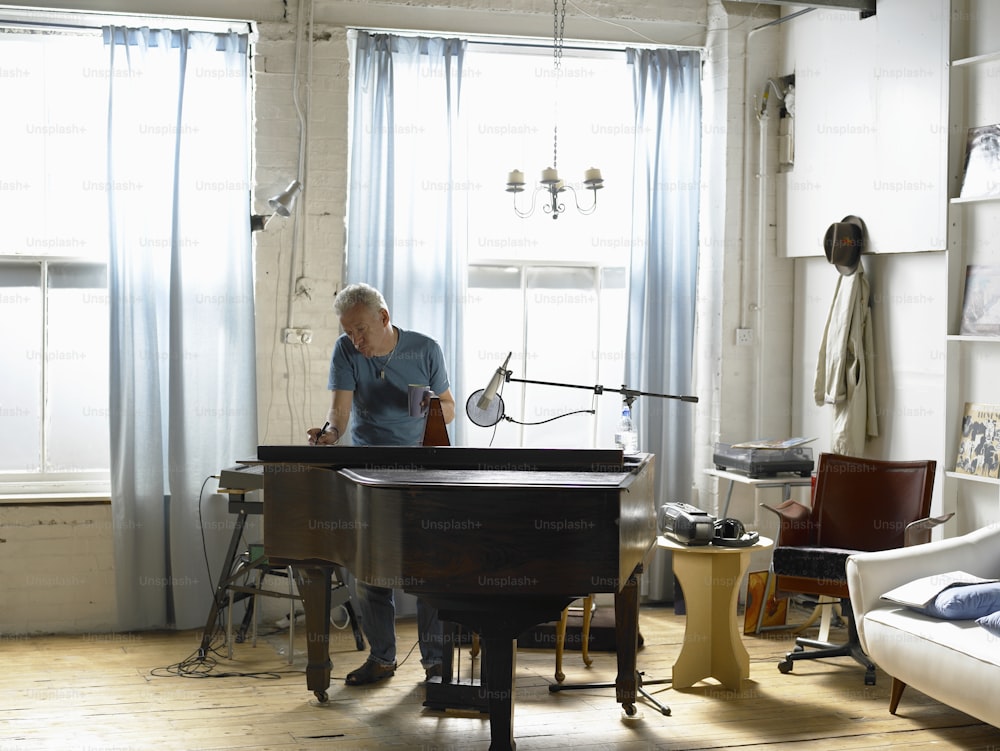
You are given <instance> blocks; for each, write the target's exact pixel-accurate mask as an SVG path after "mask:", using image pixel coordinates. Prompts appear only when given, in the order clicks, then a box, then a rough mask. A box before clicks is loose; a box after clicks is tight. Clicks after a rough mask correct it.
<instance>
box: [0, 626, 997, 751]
mask: <svg viewBox="0 0 1000 751" xmlns="http://www.w3.org/2000/svg"><path fill="white" fill-rule="evenodd" d="M640 629H641V631H642V635H643V639H644V641H645V646H644V648H643V649H642V650H641V651H640V653H639V664H640V669H641V670H642V671H643V673H644V674H645V680H647V681H653V680H656V679H658V678H669V676H670V667H671V664H672V663H673V661H674V660H675V659H676V656H677V654H678V649H679V644H680V642H681V639H682V638H683V633H684V618H683V616H678V615H675V614H674V612H673V609H672V608H671V607H669V606H667V607H643V609H642V613H641V616H640ZM300 631H301V629H300ZM414 633H415V629H414V624H413V623H412V622H406V621H404V622H401V623H400V625H399V643H400V645H401V654H400V659H402V658H403V657H404V656H405V655H406V653H407V651H408V650H409V649H410V647H411V646H413V644H414ZM200 640H201V633H200V632H170V633H159V632H158V633H140V634H111V635H106V634H105V635H92V636H51V637H31V638H16V637H3V636H0V656H2V659H3V667H4V670H3V674H2V676H0V751H14V750H15V749H16V750H17V751H21V750H22V749H24V750H25V751H28V750H29V749H30V751H38V749H59V750H60V751H71V750H73V749H79V750H81V751H82V750H86V751H98V750H100V751H140V750H141V751H146V750H147V749H154V748H155V749H181V750H183V751H192V750H194V749H198V750H199V751H200V750H204V749H280V750H281V751H291V750H292V749H296V750H302V751H304V750H311V749H335V750H343V749H418V750H420V751H459V750H463V751H464V750H465V749H482V751H485V750H486V749H487V748H488V746H489V722H488V719H486V718H484V717H482V716H480V715H478V714H477V715H471V714H466V713H460V712H447V713H445V712H436V711H430V710H427V709H424V708H423V706H422V702H423V699H424V688H423V686H422V684H421V680H422V679H423V671H422V670H421V668H420V664H419V659H418V653H417V651H416V650H414V651H413V652H412V654H410V656H409V658H408V659H406V661H405V662H403V663H402V664H401V665H400V668H399V670H398V671H397V673H396V675H395V676H394V677H393V678H391V679H390V680H389V681H387V682H384V683H382V684H378V685H376V686H366V687H360V688H348V687H346V686H344V685H343V680H342V679H343V676H344V674H345V673H347V672H348V671H349V670H351V669H353V668H355V667H357V666H358V665H360V664H361V662H362V661H363V659H364V654H363V653H360V652H357V651H356V650H355V646H354V642H353V638H352V637H351V636H350V630H349V629H348V630H346V631H342V632H335V633H334V635H333V646H332V649H333V651H334V655H333V658H334V675H335V682H334V684H333V686H332V687H331V690H330V701H329V703H328V704H327V705H325V706H318V705H316V704H315V703H314V702H313V701H312V699H313V697H312V695H311V694H310V693H309V692H308V691H307V690H306V688H305V679H304V677H303V675H302V670H303V667H304V664H305V659H304V638H303V636H302V635H301V633H300V635H299V636H298V637H297V639H296V647H295V649H294V651H293V664H292V665H288V664H287V661H286V657H285V652H286V650H287V646H288V637H287V632H277V633H273V632H272V633H271V634H270V635H268V636H266V637H262V638H261V640H260V641H259V642H258V644H257V646H256V647H252V646H251V645H250V644H249V643H246V644H237V645H236V646H235V650H234V656H233V659H232V660H229V659H226V658H225V656H224V655H225V650H224V649H222V650H221V651H222V655H220V656H216V657H215V659H214V664H205V663H194V664H190V663H189V664H188V665H187V666H186V669H184V670H180V669H179V668H178V665H179V664H180V663H183V662H185V661H186V660H188V659H189V658H190V657H191V656H192V655H193V654H196V653H197V648H198V645H199V643H200ZM791 640H792V636H791V635H790V634H789V633H787V632H776V631H775V632H768V633H767V634H766V635H764V636H747V637H745V644H746V645H747V649H748V650H749V652H750V658H751V668H750V680H748V681H746V682H745V683H744V685H743V688H742V689H741V690H740V691H730V690H727V689H725V688H722V687H720V686H719V685H716V684H714V683H713V682H711V681H709V682H705V683H703V684H699V685H697V686H695V687H693V688H690V689H685V690H673V689H671V688H670V687H669V685H662V684H657V685H652V684H650V685H648V686H647V688H648V690H649V691H650V692H651V693H654V694H655V696H656V698H657V699H658V700H659V701H661V702H663V703H664V704H666V705H668V706H669V708H670V710H671V714H670V716H664V715H662V714H660V713H659V712H658V711H657V710H656V709H655V708H654V707H652V706H651V705H649V704H647V703H645V702H641V703H640V711H639V716H638V717H636V718H625V717H624V716H623V713H622V711H621V707H620V706H619V705H617V704H615V701H614V691H613V689H588V690H585V691H565V692H559V693H550V692H549V690H548V686H549V684H550V683H552V682H553V678H552V673H553V664H554V660H553V654H552V652H551V651H549V650H534V649H521V650H519V652H518V657H517V659H518V667H517V689H516V690H517V699H516V709H515V716H514V732H515V737H516V739H517V748H518V750H519V751H531V750H532V749H563V748H572V749H574V750H575V751H589V750H591V749H625V750H626V751H640V750H641V751H647V750H652V749H664V750H670V751H679V750H684V751H693V750H694V749H731V748H742V749H789V750H790V749H800V748H801V749H838V750H841V749H847V750H852V751H853V750H856V749H885V748H888V747H895V748H904V747H905V748H907V749H914V750H919V749H929V748H935V749H948V748H959V749H979V750H981V751H998V749H1000V729H997V728H994V727H992V726H989V725H985V724H983V723H981V722H979V721H977V720H974V719H973V718H971V717H969V716H967V715H964V714H962V713H960V712H957V711H955V710H952V709H949V708H948V707H945V706H943V705H941V704H939V703H937V702H935V701H933V700H931V699H929V698H927V697H926V696H924V695H922V694H920V693H919V692H917V691H915V690H913V689H908V690H907V692H906V694H904V696H903V701H902V704H901V707H900V711H899V714H898V715H897V716H895V717H893V716H892V715H890V714H889V712H888V709H887V706H888V691H889V678H888V677H887V676H885V675H884V674H883V673H881V672H880V673H879V675H878V682H877V685H876V686H874V687H866V686H865V685H864V681H863V671H862V670H861V669H860V667H859V666H857V665H855V664H854V663H853V662H852V661H850V660H847V659H842V660H836V661H823V662H806V663H798V664H797V665H796V667H795V669H794V671H793V672H792V673H789V674H785V675H783V674H781V673H779V672H778V670H777V667H776V664H777V661H778V660H779V658H780V657H781V656H782V655H783V654H784V653H785V652H786V651H787V650H788V649H789V648H790V644H791ZM594 657H595V662H594V665H593V667H591V668H590V669H586V668H584V667H583V665H582V662H581V661H580V656H579V653H578V652H569V653H567V662H566V673H567V678H566V682H567V683H573V682H577V683H581V682H596V681H606V680H613V679H614V673H615V664H614V655H613V654H611V653H606V652H600V653H595V654H594ZM181 672H184V673H186V677H182V676H181V675H180V673H181ZM998 701H1000V698H998Z"/></svg>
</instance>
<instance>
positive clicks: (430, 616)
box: [357, 581, 443, 668]
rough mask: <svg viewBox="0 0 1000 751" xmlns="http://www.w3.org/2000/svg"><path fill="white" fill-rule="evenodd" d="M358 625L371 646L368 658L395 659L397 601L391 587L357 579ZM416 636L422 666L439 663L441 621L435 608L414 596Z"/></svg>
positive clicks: (381, 661)
mask: <svg viewBox="0 0 1000 751" xmlns="http://www.w3.org/2000/svg"><path fill="white" fill-rule="evenodd" d="M357 588H358V610H359V612H360V615H361V628H362V630H364V632H365V637H367V639H368V644H369V646H370V647H371V652H370V654H369V659H371V660H374V661H375V662H377V663H378V664H380V665H394V664H395V662H396V601H395V599H394V597H393V591H392V590H391V589H386V588H385V587H374V586H372V585H370V584H365V583H364V582H361V581H359V582H357ZM417 637H418V641H419V643H420V664H421V665H423V666H424V668H429V667H431V666H432V665H440V664H441V644H442V641H443V638H442V635H441V622H440V621H439V620H438V614H437V609H436V608H432V607H431V606H430V605H428V604H427V603H425V602H424V601H423V599H422V598H419V597H418V598H417Z"/></svg>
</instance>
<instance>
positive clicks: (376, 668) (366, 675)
mask: <svg viewBox="0 0 1000 751" xmlns="http://www.w3.org/2000/svg"><path fill="white" fill-rule="evenodd" d="M395 672H396V663H393V664H392V665H380V664H379V663H377V662H375V660H365V664H364V665H362V666H361V667H360V668H358V669H357V670H352V671H351V672H350V673H348V674H347V678H345V679H344V683H346V684H347V685H348V686H363V685H365V684H366V683H378V682H379V681H383V680H385V679H386V678H391V677H392V676H393V675H394V674H395Z"/></svg>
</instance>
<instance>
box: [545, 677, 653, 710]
mask: <svg viewBox="0 0 1000 751" xmlns="http://www.w3.org/2000/svg"><path fill="white" fill-rule="evenodd" d="M644 675H645V673H643V672H641V671H639V670H637V671H636V672H635V678H636V691H638V692H639V693H640V694H641V695H642V698H644V699H645V700H646V701H648V702H649V703H650V704H652V705H653V706H654V707H656V708H657V709H658V710H660V714H662V715H664V716H665V717H669V716H670V707H668V706H666V705H664V704H661V703H660V702H659V701H657V700H656V698H655V697H653V696H651V695H650V693H649V692H648V691H646V689H644V688H643V686H644V685H648V686H652V685H655V684H661V683H671V682H672V681H671V679H670V678H658V679H656V680H653V681H644V680H643V679H642V676H644ZM588 688H616V684H614V683H553V684H551V685H550V686H549V692H550V693H553V694H554V693H556V692H557V691H578V690H581V689H588ZM625 711H626V714H628V709H627V708H626V710H625ZM632 714H635V711H634V710H633V712H632Z"/></svg>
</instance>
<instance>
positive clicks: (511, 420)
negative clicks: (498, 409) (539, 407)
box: [503, 409, 596, 425]
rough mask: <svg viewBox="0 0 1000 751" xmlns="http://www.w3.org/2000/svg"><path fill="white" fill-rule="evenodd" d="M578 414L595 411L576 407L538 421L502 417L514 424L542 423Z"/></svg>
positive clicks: (591, 413)
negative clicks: (522, 420) (570, 410)
mask: <svg viewBox="0 0 1000 751" xmlns="http://www.w3.org/2000/svg"><path fill="white" fill-rule="evenodd" d="M580 414H587V415H593V414H596V412H595V411H594V410H592V409H578V410H575V411H573V412H566V413H564V414H561V415H556V416H555V417H550V418H548V419H547V420H539V421H538V422H520V421H519V420H515V419H514V418H513V417H507V416H504V418H503V419H504V420H506V421H507V422H512V423H515V424H516V425H544V424H545V423H547V422H552V421H553V420H558V419H560V418H562V417H569V416H570V415H580Z"/></svg>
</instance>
